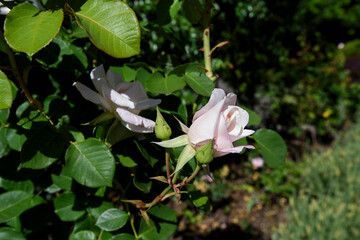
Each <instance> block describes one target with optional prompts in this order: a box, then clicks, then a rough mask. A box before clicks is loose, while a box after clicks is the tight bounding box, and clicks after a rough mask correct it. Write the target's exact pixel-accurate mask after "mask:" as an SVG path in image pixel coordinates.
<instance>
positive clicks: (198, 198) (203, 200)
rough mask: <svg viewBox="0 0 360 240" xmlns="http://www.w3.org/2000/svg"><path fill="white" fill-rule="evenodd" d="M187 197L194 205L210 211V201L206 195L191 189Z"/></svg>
mask: <svg viewBox="0 0 360 240" xmlns="http://www.w3.org/2000/svg"><path fill="white" fill-rule="evenodd" d="M189 197H190V200H191V201H192V203H193V204H194V206H195V207H197V208H199V209H201V210H204V211H210V202H209V198H208V197H207V196H205V195H204V194H202V193H201V192H199V191H191V192H189Z"/></svg>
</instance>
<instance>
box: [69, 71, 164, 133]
mask: <svg viewBox="0 0 360 240" xmlns="http://www.w3.org/2000/svg"><path fill="white" fill-rule="evenodd" d="M90 77H91V80H92V82H93V84H94V86H95V88H96V90H97V92H95V91H93V90H91V89H90V88H88V87H86V86H85V85H83V84H82V83H80V82H75V83H74V85H75V86H76V88H77V89H78V90H79V91H80V93H81V95H82V96H83V97H84V98H85V99H87V100H89V101H91V102H93V103H95V104H96V105H98V106H99V107H101V108H102V109H103V110H104V111H105V114H103V115H102V116H99V117H98V118H97V120H96V121H95V122H97V123H98V122H101V121H102V120H107V119H109V118H112V117H116V118H117V119H119V120H120V122H121V123H122V124H123V125H124V126H125V127H126V128H127V129H129V130H130V131H133V132H138V133H149V132H153V131H154V127H155V122H154V121H152V120H150V119H147V118H144V117H141V116H139V115H138V114H139V113H140V111H141V110H144V109H147V108H150V107H153V106H155V105H157V104H159V103H160V102H161V100H159V99H150V98H148V96H147V95H146V92H145V89H144V87H143V86H142V85H141V83H140V82H121V78H122V76H121V74H115V73H113V72H112V71H110V70H108V72H107V73H106V74H105V70H104V67H103V65H100V66H98V67H96V68H95V69H93V70H92V71H91V73H90Z"/></svg>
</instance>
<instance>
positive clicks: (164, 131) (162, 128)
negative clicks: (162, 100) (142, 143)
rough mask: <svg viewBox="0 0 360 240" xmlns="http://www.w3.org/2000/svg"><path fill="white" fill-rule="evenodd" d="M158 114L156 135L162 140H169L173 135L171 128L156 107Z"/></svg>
mask: <svg viewBox="0 0 360 240" xmlns="http://www.w3.org/2000/svg"><path fill="white" fill-rule="evenodd" d="M156 111H157V116H156V121H155V135H156V137H157V138H158V139H160V140H169V139H170V136H171V133H172V132H171V128H170V126H169V124H167V122H166V121H165V119H164V118H163V116H162V115H161V113H160V111H159V108H158V107H157V108H156Z"/></svg>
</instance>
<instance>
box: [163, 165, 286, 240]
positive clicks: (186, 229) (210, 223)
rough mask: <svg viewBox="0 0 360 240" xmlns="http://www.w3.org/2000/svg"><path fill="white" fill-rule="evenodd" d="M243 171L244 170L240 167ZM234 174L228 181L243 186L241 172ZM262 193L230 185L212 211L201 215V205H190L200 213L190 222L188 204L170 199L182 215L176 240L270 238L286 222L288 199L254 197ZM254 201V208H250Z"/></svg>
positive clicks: (195, 211) (180, 215)
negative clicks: (254, 200)
mask: <svg viewBox="0 0 360 240" xmlns="http://www.w3.org/2000/svg"><path fill="white" fill-rule="evenodd" d="M231 169H240V168H239V166H231ZM239 171H241V170H239ZM232 174H233V175H235V177H228V178H227V181H228V183H230V184H229V185H232V186H236V185H238V186H240V185H241V184H242V183H243V182H244V181H246V179H244V178H242V177H241V176H242V175H241V174H237V173H236V172H232ZM261 194H262V192H261V191H254V192H251V193H249V192H248V191H245V190H239V189H234V188H228V189H227V190H226V196H228V197H227V198H226V199H225V200H223V201H222V202H217V203H212V206H213V208H212V210H211V212H210V213H206V214H205V215H201V214H200V212H199V210H198V209H191V211H192V213H193V214H194V216H195V217H196V216H197V215H198V217H199V216H200V215H201V219H200V220H199V221H197V222H192V223H191V222H190V220H189V218H188V217H187V216H185V215H184V210H185V209H189V207H188V205H186V204H185V203H182V202H177V201H174V202H172V203H170V205H171V207H172V208H173V209H177V211H178V215H179V227H178V231H177V232H176V234H175V235H174V237H173V240H205V239H210V240H211V239H219V238H223V239H241V240H270V239H271V235H272V233H273V231H274V229H275V228H276V227H278V226H279V224H280V223H283V222H285V210H286V206H287V200H286V199H285V198H281V197H274V198H273V199H270V201H267V202H266V203H264V202H263V201H261V200H257V201H256V202H255V203H250V201H253V199H254V198H255V199H256V198H257V196H260V195H261ZM249 204H251V206H252V207H251V208H249Z"/></svg>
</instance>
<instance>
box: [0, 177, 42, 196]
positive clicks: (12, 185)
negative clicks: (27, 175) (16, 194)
mask: <svg viewBox="0 0 360 240" xmlns="http://www.w3.org/2000/svg"><path fill="white" fill-rule="evenodd" d="M0 187H1V188H3V189H5V190H6V191H12V190H21V191H24V192H28V193H33V192H34V188H35V187H34V184H33V182H32V181H31V180H29V179H28V180H24V181H19V180H17V181H16V180H9V179H5V178H2V177H0Z"/></svg>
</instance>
